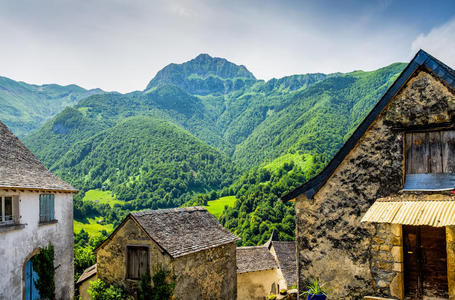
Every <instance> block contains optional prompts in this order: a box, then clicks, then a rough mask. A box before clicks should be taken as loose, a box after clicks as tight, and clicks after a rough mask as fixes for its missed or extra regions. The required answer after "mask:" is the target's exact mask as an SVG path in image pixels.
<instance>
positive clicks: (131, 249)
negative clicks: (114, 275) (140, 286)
mask: <svg viewBox="0 0 455 300" xmlns="http://www.w3.org/2000/svg"><path fill="white" fill-rule="evenodd" d="M127 252H128V253H127V264H126V268H127V278H128V279H140V278H141V277H142V276H144V275H145V274H146V273H147V271H148V269H149V263H148V262H149V255H148V254H149V248H148V247H140V246H128V247H127Z"/></svg>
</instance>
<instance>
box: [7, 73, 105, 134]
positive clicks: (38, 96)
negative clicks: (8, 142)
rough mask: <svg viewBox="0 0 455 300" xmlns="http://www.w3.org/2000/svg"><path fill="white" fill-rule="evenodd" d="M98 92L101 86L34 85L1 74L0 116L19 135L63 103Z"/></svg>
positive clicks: (74, 102)
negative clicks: (89, 87) (97, 87)
mask: <svg viewBox="0 0 455 300" xmlns="http://www.w3.org/2000/svg"><path fill="white" fill-rule="evenodd" d="M100 93H103V91H102V90H100V89H94V90H86V89H83V88H81V87H79V86H77V85H67V86H61V85H57V84H45V85H34V84H27V83H25V82H18V81H14V80H11V79H9V78H6V77H1V76H0V106H1V107H2V109H1V110H0V120H1V121H2V122H4V123H5V124H6V125H7V126H8V127H9V128H10V129H11V130H12V131H13V132H14V133H15V134H16V135H17V136H19V137H22V136H24V135H26V134H28V133H30V132H32V131H34V130H35V129H37V128H38V127H40V126H41V125H42V124H43V123H44V122H46V121H47V120H49V119H51V118H52V117H53V116H55V115H56V114H58V113H59V112H61V111H62V110H63V109H64V108H65V107H67V106H72V105H74V104H76V103H78V102H79V100H81V99H83V98H86V97H88V96H90V95H94V94H100Z"/></svg>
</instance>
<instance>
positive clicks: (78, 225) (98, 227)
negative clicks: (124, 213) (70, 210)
mask: <svg viewBox="0 0 455 300" xmlns="http://www.w3.org/2000/svg"><path fill="white" fill-rule="evenodd" d="M87 220H88V223H82V222H79V221H76V220H75V221H74V232H75V233H79V232H80V231H81V230H82V229H84V231H86V232H87V233H88V234H89V235H90V236H91V237H92V236H97V235H98V234H99V233H100V232H101V231H102V230H106V231H107V232H108V233H111V232H112V230H113V226H112V224H107V225H102V224H98V223H97V222H96V221H97V219H93V218H88V219H87Z"/></svg>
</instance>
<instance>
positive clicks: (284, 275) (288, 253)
mask: <svg viewBox="0 0 455 300" xmlns="http://www.w3.org/2000/svg"><path fill="white" fill-rule="evenodd" d="M273 237H274V236H273V234H272V237H271V238H270V240H269V241H268V242H267V243H265V244H264V246H265V247H267V248H268V249H269V251H270V253H271V254H272V256H273V258H274V259H275V261H276V263H277V267H278V268H277V272H278V278H279V279H280V280H279V281H278V289H279V290H280V289H287V290H289V289H291V288H295V287H296V286H297V258H296V244H295V241H277V240H275V239H273Z"/></svg>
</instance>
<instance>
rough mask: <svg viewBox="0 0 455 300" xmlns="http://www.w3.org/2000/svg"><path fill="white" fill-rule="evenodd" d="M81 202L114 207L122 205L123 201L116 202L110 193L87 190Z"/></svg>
mask: <svg viewBox="0 0 455 300" xmlns="http://www.w3.org/2000/svg"><path fill="white" fill-rule="evenodd" d="M82 201H84V202H85V201H93V202H96V203H99V204H109V205H110V206H111V207H114V205H115V204H120V205H122V204H123V201H120V200H118V199H117V198H116V197H115V195H113V194H112V192H111V191H100V190H88V191H87V192H86V193H85V196H84V198H83V199H82Z"/></svg>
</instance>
